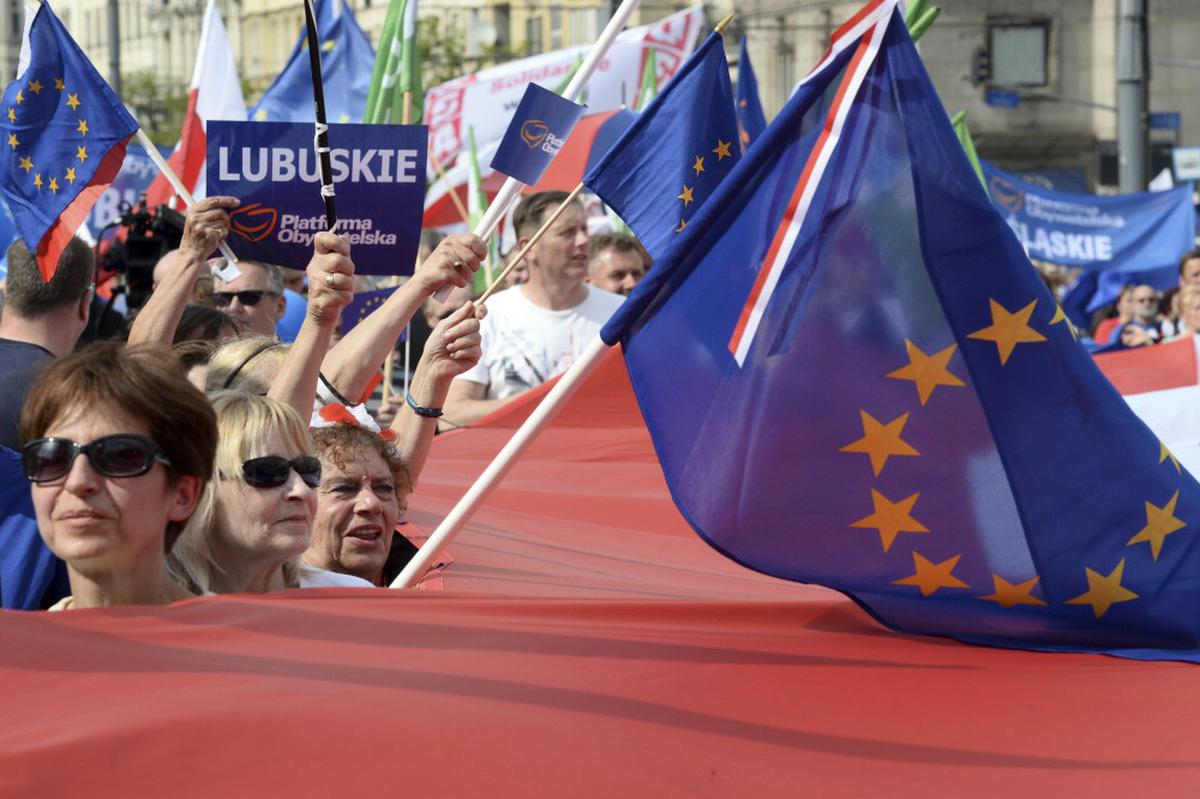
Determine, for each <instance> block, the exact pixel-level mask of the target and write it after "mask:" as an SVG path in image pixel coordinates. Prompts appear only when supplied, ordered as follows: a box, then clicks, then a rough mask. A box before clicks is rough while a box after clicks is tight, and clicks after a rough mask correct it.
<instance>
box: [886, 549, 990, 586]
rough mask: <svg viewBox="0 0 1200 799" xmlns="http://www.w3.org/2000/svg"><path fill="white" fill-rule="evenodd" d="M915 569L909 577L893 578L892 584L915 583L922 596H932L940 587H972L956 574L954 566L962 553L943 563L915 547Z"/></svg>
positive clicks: (913, 554)
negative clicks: (930, 557)
mask: <svg viewBox="0 0 1200 799" xmlns="http://www.w3.org/2000/svg"><path fill="white" fill-rule="evenodd" d="M912 556H913V566H914V567H915V569H916V571H914V572H913V573H912V574H911V575H909V576H908V577H904V578H902V579H900V580H892V585H915V586H916V587H917V588H920V589H921V596H930V595H932V594H933V592H934V591H937V590H938V589H939V588H970V587H971V586H969V585H967V584H966V583H964V582H963V581H962V580H960V579H958V578H957V577H955V576H954V574H953V571H954V567H955V566H957V565H958V559H959V558H961V557H962V555H955V556H954V557H952V558H947V559H946V560H943V561H942V562H941V563H933V562H932V561H929V560H926V559H925V558H923V557H922V556H921V554H920V553H919V552H917V551H916V550H915V549H914V550H913V553H912Z"/></svg>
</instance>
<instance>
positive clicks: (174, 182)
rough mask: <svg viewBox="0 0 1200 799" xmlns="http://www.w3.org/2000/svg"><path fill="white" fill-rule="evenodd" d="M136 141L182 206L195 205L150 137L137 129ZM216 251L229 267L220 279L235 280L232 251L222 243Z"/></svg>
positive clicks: (190, 194)
mask: <svg viewBox="0 0 1200 799" xmlns="http://www.w3.org/2000/svg"><path fill="white" fill-rule="evenodd" d="M137 140H138V142H139V143H140V144H141V145H142V147H143V148H144V149H145V150H146V155H148V156H150V160H151V161H153V162H154V165H155V166H156V167H158V171H159V172H161V173H162V174H163V177H165V178H166V179H167V182H168V183H170V184H171V188H173V189H174V190H175V193H176V194H178V195H179V198H180V199H181V200H183V204H184V205H186V206H187V207H188V208H191V207H192V206H193V205H195V204H196V198H195V197H193V196H192V193H191V192H190V191H188V188H187V186H185V185H183V181H182V180H180V179H179V176H178V175H176V174H175V170H174V169H171V165H170V164H168V163H167V160H166V159H165V158H163V157H162V153H160V152H159V151H158V148H157V147H155V146H154V142H152V141H150V137H149V136H147V135H146V132H145V131H144V130H142V129H141V128H140V127H139V128H138V129H137ZM217 249H218V250H220V251H221V255H224V256H225V259H226V260H227V261H229V266H227V267H225V269H224V270H222V272H221V275H220V277H221V279H222V280H223V281H225V282H226V283H228V282H230V281H232V280H237V278H238V275H240V274H241V272H240V271H239V270H238V268H237V262H238V259H237V256H236V255H234V254H233V250H231V249H229V244H228V243H227V242H224V241H222V242H221V243H220V244H218V245H217Z"/></svg>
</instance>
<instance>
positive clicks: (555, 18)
mask: <svg viewBox="0 0 1200 799" xmlns="http://www.w3.org/2000/svg"><path fill="white" fill-rule="evenodd" d="M562 46H563V19H562V9H561V8H560V7H558V6H552V7H551V8H550V49H551V50H561V49H562Z"/></svg>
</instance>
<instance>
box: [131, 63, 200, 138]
mask: <svg viewBox="0 0 1200 799" xmlns="http://www.w3.org/2000/svg"><path fill="white" fill-rule="evenodd" d="M121 84H122V86H121V94H122V95H123V96H122V98H121V99H122V100H124V101H125V104H126V105H127V106H129V109H130V110H131V111H132V112H133V115H134V117H136V118H137V121H138V122H140V123H141V125H142V129H143V130H145V131H146V135H147V136H149V137H150V140H151V141H153V142H154V143H155V144H158V145H162V146H164V147H171V146H173V145H174V144H175V142H177V141H179V132H180V130H181V129H182V128H183V115H184V114H185V113H186V112H187V104H188V89H187V86H185V85H183V84H182V83H180V82H178V81H173V80H169V79H167V78H164V77H163V76H162V75H160V74H158V73H156V72H153V71H151V70H141V71H138V72H133V73H130V74H128V75H124V76H122V81H121Z"/></svg>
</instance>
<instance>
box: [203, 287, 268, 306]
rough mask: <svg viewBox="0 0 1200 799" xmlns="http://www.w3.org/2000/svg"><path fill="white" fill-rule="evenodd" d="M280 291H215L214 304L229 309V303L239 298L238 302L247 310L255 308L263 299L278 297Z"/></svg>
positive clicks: (213, 295)
mask: <svg viewBox="0 0 1200 799" xmlns="http://www.w3.org/2000/svg"><path fill="white" fill-rule="evenodd" d="M278 296H279V292H278V291H263V290H261V289H253V290H250V291H214V292H213V294H212V299H213V304H214V305H216V306H217V307H218V308H228V307H229V303H231V302H233V298H234V297H237V301H238V302H240V303H241V304H242V305H244V306H246V307H247V308H253V307H254V306H255V305H258V304H259V303H260V302H262V298H263V297H278Z"/></svg>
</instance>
